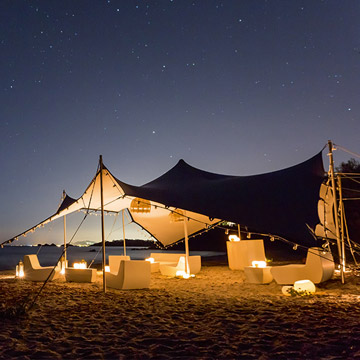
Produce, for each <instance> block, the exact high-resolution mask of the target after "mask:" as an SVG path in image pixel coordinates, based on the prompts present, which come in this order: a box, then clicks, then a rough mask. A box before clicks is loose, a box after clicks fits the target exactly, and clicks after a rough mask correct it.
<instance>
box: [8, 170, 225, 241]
mask: <svg viewBox="0 0 360 360" xmlns="http://www.w3.org/2000/svg"><path fill="white" fill-rule="evenodd" d="M102 171H103V173H102V174H103V194H104V211H105V212H119V211H121V210H123V209H127V211H128V212H129V214H130V216H131V218H132V220H133V221H134V222H136V223H137V224H138V225H139V226H141V227H142V228H143V229H144V230H146V231H147V232H148V233H149V234H150V235H151V236H153V237H154V238H155V239H156V240H158V241H159V242H160V243H161V244H162V245H163V246H165V247H166V246H169V245H171V244H174V243H176V242H178V241H182V240H183V239H184V224H183V222H174V221H173V219H172V217H171V216H170V215H171V213H172V212H175V213H180V212H182V213H183V214H184V215H185V216H186V217H185V219H186V221H187V228H188V233H189V234H195V233H197V232H200V231H202V230H204V229H207V228H209V227H211V226H212V225H214V224H216V223H217V222H219V221H220V219H211V220H210V219H209V218H208V217H207V216H205V215H202V214H197V213H194V212H192V211H184V210H182V209H177V208H176V207H165V206H164V205H163V204H160V203H157V202H154V201H151V211H150V212H149V213H136V212H133V211H131V210H130V205H131V201H132V200H133V199H134V198H135V197H133V196H127V195H126V194H125V192H124V189H123V188H122V187H121V185H119V182H118V180H116V179H115V178H114V176H113V175H112V174H111V173H110V171H109V170H108V169H107V168H106V167H105V166H104V167H103V170H102ZM79 210H87V211H90V212H95V211H100V210H101V197H100V171H98V172H97V174H96V175H95V177H94V178H93V180H92V181H91V183H90V184H89V186H88V187H87V189H86V190H85V192H84V193H83V195H82V196H81V197H80V198H78V199H76V200H75V199H73V198H71V197H69V196H66V197H65V199H64V200H63V202H62V203H61V204H60V206H59V208H58V210H57V212H56V213H55V214H54V215H52V216H50V217H49V218H47V219H46V220H44V221H43V222H41V223H39V224H37V225H35V226H34V227H32V228H30V229H28V230H26V231H25V232H23V233H21V234H19V235H17V236H15V237H14V238H13V239H11V240H9V241H7V242H12V241H13V240H14V239H16V238H18V237H20V236H23V235H26V234H27V233H29V232H32V231H33V230H35V229H36V228H37V227H42V226H44V225H45V224H47V223H49V222H51V221H54V220H56V219H58V218H60V217H62V216H65V215H68V214H71V213H73V212H75V211H79ZM99 241H101V239H99ZM5 243H6V242H5ZM3 244H4V243H3Z"/></svg>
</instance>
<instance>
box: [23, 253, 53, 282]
mask: <svg viewBox="0 0 360 360" xmlns="http://www.w3.org/2000/svg"><path fill="white" fill-rule="evenodd" d="M50 273H51V276H50V278H49V280H52V279H54V278H56V277H58V275H59V269H57V268H56V269H54V267H53V266H41V265H40V263H39V259H38V257H37V255H36V254H31V255H24V279H26V280H31V281H45V280H46V279H47V278H48V276H49V275H50Z"/></svg>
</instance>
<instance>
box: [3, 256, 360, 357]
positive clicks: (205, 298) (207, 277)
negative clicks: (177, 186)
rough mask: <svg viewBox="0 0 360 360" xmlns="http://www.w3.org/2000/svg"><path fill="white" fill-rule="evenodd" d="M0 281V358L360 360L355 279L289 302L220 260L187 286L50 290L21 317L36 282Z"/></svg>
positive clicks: (58, 284)
mask: <svg viewBox="0 0 360 360" xmlns="http://www.w3.org/2000/svg"><path fill="white" fill-rule="evenodd" d="M0 274H1V276H0V294H1V295H0V296H1V317H2V318H3V319H2V321H1V325H0V326H1V331H0V338H1V339H0V344H1V345H0V358H1V359H15V358H17V359H19V358H21V359H193V358H200V359H239V358H240V359H242V358H243V359H289V358H293V359H304V358H306V359H356V358H359V359H360V328H359V318H360V302H359V300H360V290H359V289H360V288H359V283H360V280H359V278H358V277H357V276H356V275H355V274H347V275H346V284H344V285H342V284H341V282H340V280H339V278H338V277H335V278H334V279H332V280H330V281H328V282H326V283H323V284H319V285H318V286H317V291H316V293H315V295H314V296H309V297H299V296H297V297H290V296H285V295H283V294H282V292H281V286H280V285H277V284H276V283H275V282H272V283H270V284H268V285H257V284H249V283H247V282H246V279H245V276H244V272H243V271H232V270H230V269H229V268H228V267H227V266H226V264H224V263H223V262H218V261H209V262H204V263H203V266H202V269H201V272H200V273H198V274H197V276H196V277H195V278H191V279H188V280H185V279H178V278H167V277H164V276H162V275H161V274H160V273H152V275H151V285H150V289H147V290H112V289H108V291H107V292H106V293H103V291H102V276H101V273H100V272H98V275H97V280H96V282H95V283H82V284H78V283H67V282H65V281H64V279H56V280H54V281H52V282H50V283H48V284H47V285H46V286H45V288H44V289H43V291H42V292H41V294H40V296H39V298H38V299H37V301H36V304H35V306H34V307H33V309H31V310H30V311H29V312H27V313H26V314H25V315H24V316H22V317H16V316H12V315H11V311H10V310H9V309H11V308H16V306H17V305H19V304H21V303H23V302H25V303H29V299H30V298H32V297H33V296H34V295H35V294H36V293H37V291H38V290H39V288H40V287H41V286H42V283H33V282H28V281H24V280H19V279H14V276H13V275H14V273H13V272H12V271H3V272H1V273H0ZM28 296H29V297H30V298H28V299H27V300H26V298H27V297H28Z"/></svg>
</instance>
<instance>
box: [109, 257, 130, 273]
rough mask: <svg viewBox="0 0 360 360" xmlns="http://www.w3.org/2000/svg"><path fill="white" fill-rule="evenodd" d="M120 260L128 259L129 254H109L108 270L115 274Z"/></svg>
mask: <svg viewBox="0 0 360 360" xmlns="http://www.w3.org/2000/svg"><path fill="white" fill-rule="evenodd" d="M121 260H130V256H127V255H109V268H110V272H112V273H115V274H116V273H117V272H118V271H119V267H120V262H121Z"/></svg>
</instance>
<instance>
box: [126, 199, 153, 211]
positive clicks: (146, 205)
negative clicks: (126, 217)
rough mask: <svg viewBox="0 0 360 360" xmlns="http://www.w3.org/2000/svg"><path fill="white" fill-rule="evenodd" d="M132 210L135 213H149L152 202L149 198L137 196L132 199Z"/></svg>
mask: <svg viewBox="0 0 360 360" xmlns="http://www.w3.org/2000/svg"><path fill="white" fill-rule="evenodd" d="M130 211H131V212H134V213H149V212H150V211H151V203H150V201H149V200H145V199H141V198H135V199H133V200H132V201H131V204H130Z"/></svg>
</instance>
